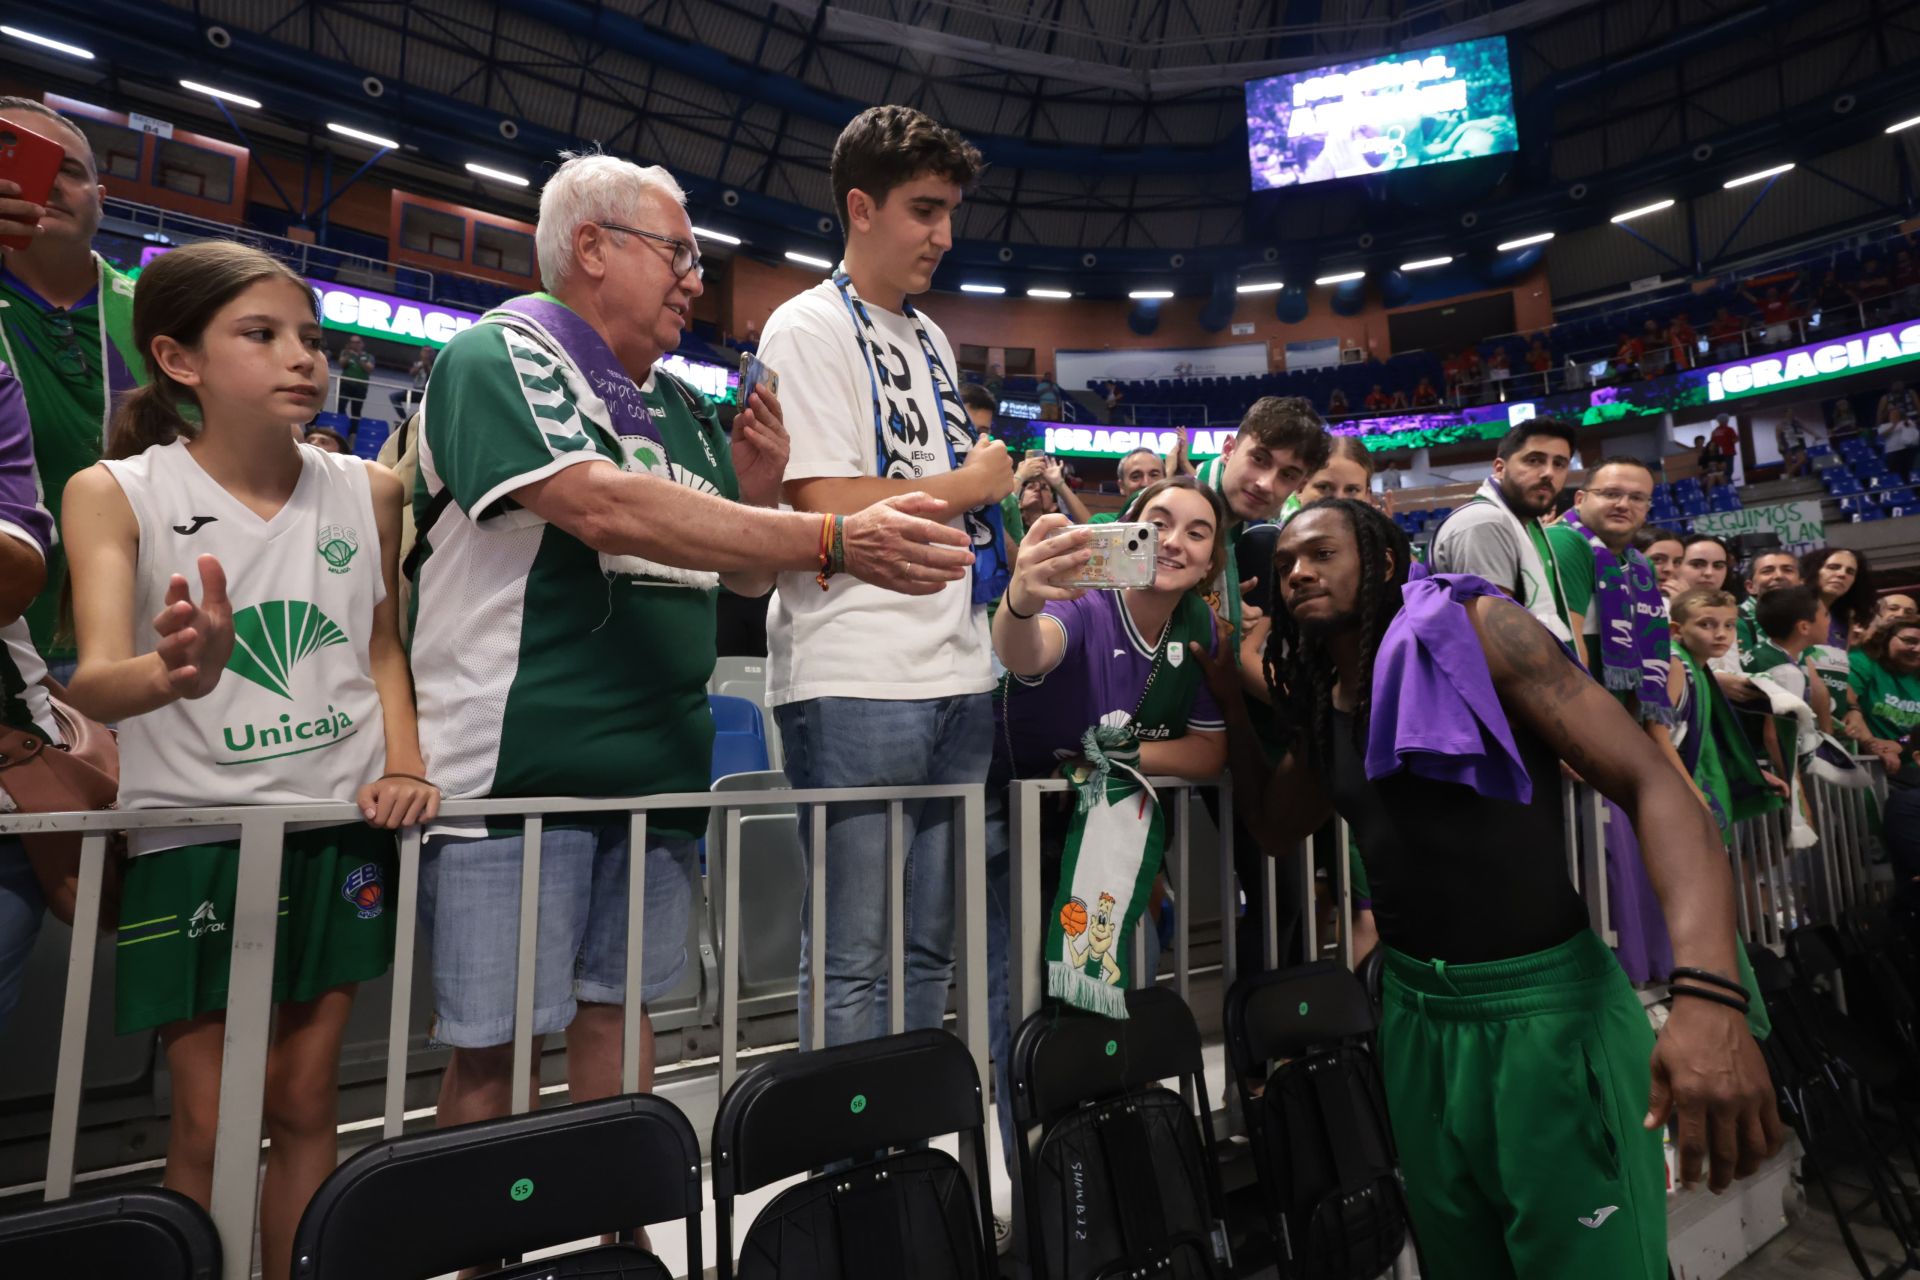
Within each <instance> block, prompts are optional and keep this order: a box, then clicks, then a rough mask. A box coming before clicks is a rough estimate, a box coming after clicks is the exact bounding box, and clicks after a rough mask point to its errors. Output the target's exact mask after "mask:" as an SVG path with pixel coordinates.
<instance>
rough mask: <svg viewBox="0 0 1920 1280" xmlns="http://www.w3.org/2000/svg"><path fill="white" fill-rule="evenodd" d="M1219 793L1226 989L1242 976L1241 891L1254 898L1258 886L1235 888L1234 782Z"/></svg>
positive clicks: (1222, 977)
mask: <svg viewBox="0 0 1920 1280" xmlns="http://www.w3.org/2000/svg"><path fill="white" fill-rule="evenodd" d="M1218 796H1219V804H1218V806H1217V808H1218V809H1219V812H1220V826H1219V829H1218V831H1216V832H1215V837H1214V842H1215V846H1216V848H1215V853H1216V855H1217V856H1218V860H1219V861H1218V865H1217V866H1215V868H1214V871H1215V873H1216V874H1217V875H1218V877H1219V880H1220V985H1221V987H1222V988H1223V989H1225V990H1232V989H1233V984H1234V981H1235V980H1236V979H1238V978H1239V976H1240V895H1241V894H1244V895H1246V896H1247V897H1248V898H1251V897H1252V896H1253V895H1254V893H1255V892H1256V887H1255V886H1254V885H1250V884H1243V885H1241V886H1240V892H1239V893H1235V892H1234V884H1235V883H1236V877H1235V874H1234V866H1233V836H1234V825H1233V822H1234V820H1233V788H1232V784H1231V783H1228V782H1222V783H1221V784H1220V788H1219V791H1218Z"/></svg>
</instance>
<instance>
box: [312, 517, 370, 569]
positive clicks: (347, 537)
mask: <svg viewBox="0 0 1920 1280" xmlns="http://www.w3.org/2000/svg"><path fill="white" fill-rule="evenodd" d="M316 546H317V547H318V549H319V551H320V558H321V559H322V560H325V561H326V562H327V572H328V573H345V572H346V571H347V569H348V568H349V567H350V566H351V565H352V563H353V557H354V553H355V552H357V551H359V550H360V535H359V534H357V533H355V532H354V531H353V530H351V529H349V528H347V526H345V525H343V524H330V525H327V526H326V527H325V528H323V529H321V530H320V540H319V542H318V543H317V544H316Z"/></svg>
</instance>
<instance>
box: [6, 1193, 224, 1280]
mask: <svg viewBox="0 0 1920 1280" xmlns="http://www.w3.org/2000/svg"><path fill="white" fill-rule="evenodd" d="M219 1275H220V1237H219V1235H218V1234H216V1233H215V1231H214V1229H213V1220H212V1219H210V1218H208V1217H207V1214H206V1211H205V1210H204V1209H202V1208H201V1207H200V1206H199V1205H197V1204H195V1203H194V1202H193V1201H191V1200H189V1199H187V1198H186V1197H185V1196H183V1195H181V1194H180V1193H179V1192H177V1191H161V1190H157V1189H156V1190H139V1191H112V1192H107V1193H106V1194H104V1195H90V1196H79V1197H76V1198H74V1199H72V1200H55V1201H53V1202H52V1203H50V1204H44V1205H37V1206H35V1207H34V1208H31V1209H26V1210H22V1211H21V1212H19V1213H10V1214H7V1215H5V1216H3V1217H0V1276H19V1277H21V1278H22V1280H26V1277H30V1276H31V1277H38V1276H84V1277H86V1280H218V1278H219Z"/></svg>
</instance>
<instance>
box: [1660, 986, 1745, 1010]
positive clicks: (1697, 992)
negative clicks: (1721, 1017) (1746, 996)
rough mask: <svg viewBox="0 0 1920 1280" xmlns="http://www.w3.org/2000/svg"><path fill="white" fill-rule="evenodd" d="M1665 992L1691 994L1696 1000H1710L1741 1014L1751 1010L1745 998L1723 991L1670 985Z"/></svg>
mask: <svg viewBox="0 0 1920 1280" xmlns="http://www.w3.org/2000/svg"><path fill="white" fill-rule="evenodd" d="M1667 994H1668V995H1673V996H1692V997H1693V998H1694V999H1696V1000H1711V1001H1712V1002H1713V1003H1715V1004H1721V1005H1725V1006H1726V1007H1727V1008H1729V1009H1737V1010H1739V1011H1740V1012H1741V1013H1742V1014H1746V1013H1750V1012H1752V1008H1751V1006H1749V1005H1748V1003H1747V1002H1746V1001H1745V1000H1741V999H1739V998H1737V997H1735V996H1730V995H1727V994H1725V993H1724V992H1720V991H1710V990H1708V989H1707V988H1705V987H1678V986H1670V987H1668V988H1667Z"/></svg>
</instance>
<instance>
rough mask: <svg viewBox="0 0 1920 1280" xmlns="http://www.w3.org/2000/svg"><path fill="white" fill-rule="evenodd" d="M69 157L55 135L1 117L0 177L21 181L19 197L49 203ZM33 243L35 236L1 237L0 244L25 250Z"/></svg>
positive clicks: (15, 181)
mask: <svg viewBox="0 0 1920 1280" xmlns="http://www.w3.org/2000/svg"><path fill="white" fill-rule="evenodd" d="M66 158H67V149H66V148H65V147H63V146H61V145H60V144H59V143H57V142H55V141H54V140H53V139H52V138H45V137H42V136H41V135H39V134H37V133H35V132H34V131H33V130H31V129H23V128H21V127H20V126H19V125H17V124H15V123H13V121H11V120H0V178H5V179H6V180H7V181H8V182H13V183H17V184H19V187H20V195H19V196H18V197H17V198H18V199H21V200H28V201H31V202H32V203H34V204H37V205H45V204H46V203H47V197H48V196H50V195H52V194H53V180H54V178H55V177H57V176H58V175H59V173H60V166H61V165H62V164H63V163H64V162H65V161H66ZM32 243H33V237H32V236H0V245H4V246H5V247H7V248H9V249H24V248H26V247H27V246H28V245H30V244H32Z"/></svg>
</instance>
